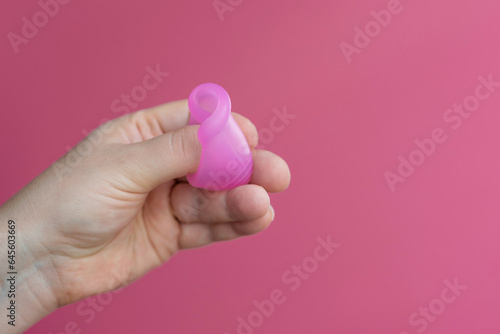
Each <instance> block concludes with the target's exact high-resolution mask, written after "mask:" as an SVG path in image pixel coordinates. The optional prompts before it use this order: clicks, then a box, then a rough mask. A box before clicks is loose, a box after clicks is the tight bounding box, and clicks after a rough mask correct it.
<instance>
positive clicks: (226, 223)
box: [0, 101, 290, 325]
mask: <svg viewBox="0 0 500 334" xmlns="http://www.w3.org/2000/svg"><path fill="white" fill-rule="evenodd" d="M233 116H234V118H235V119H236V121H237V122H238V124H239V126H240V128H241V129H242V130H243V132H244V134H245V136H246V138H247V141H248V143H249V145H250V147H251V149H252V151H253V158H254V172H253V176H252V180H251V184H248V185H244V186H240V187H237V188H235V189H232V190H229V191H220V192H208V191H205V190H201V189H197V188H193V187H192V186H190V185H189V184H188V183H187V182H186V179H185V175H186V174H188V173H193V172H195V171H196V169H197V167H198V163H199V159H200V152H201V145H200V144H199V142H198V139H197V130H198V127H199V126H187V123H188V118H189V111H188V107H187V102H186V101H178V102H172V103H168V104H165V105H161V106H158V107H156V108H152V109H150V110H144V111H139V112H136V113H133V114H129V115H126V116H123V117H120V118H118V119H115V120H113V121H110V122H108V123H106V124H104V125H102V126H101V127H99V128H98V129H96V130H94V131H93V132H92V133H90V134H89V136H88V137H87V138H85V139H84V140H83V141H82V142H80V143H79V144H78V145H77V146H76V147H75V148H73V150H72V151H70V152H68V153H67V154H66V155H65V156H64V157H62V158H61V159H60V160H59V161H58V162H56V163H55V164H53V165H52V166H51V167H49V168H48V169H47V170H46V171H44V172H43V173H42V174H41V175H40V176H38V177H37V178H36V179H35V180H34V181H32V182H31V183H30V184H29V185H28V186H27V187H26V188H25V189H23V190H22V191H21V192H19V193H18V194H16V196H14V197H13V198H12V199H11V200H9V202H7V203H6V205H4V207H2V214H0V216H2V217H3V216H4V215H8V216H9V219H16V220H17V222H18V225H19V226H20V231H19V232H18V233H19V235H20V237H19V239H20V240H21V239H23V238H24V240H29V244H28V245H24V247H25V248H26V251H29V252H30V253H31V254H33V259H32V261H31V263H34V262H37V263H39V265H38V267H39V268H40V271H41V273H39V274H38V279H37V280H42V281H43V283H41V284H40V283H39V285H40V286H44V287H45V286H46V287H47V289H48V290H50V291H45V292H44V293H42V292H40V293H38V294H37V293H35V295H37V297H36V299H37V300H38V301H39V302H41V303H43V305H45V308H46V309H45V310H44V311H43V312H41V313H47V312H50V311H52V310H53V309H55V308H57V307H60V306H63V305H66V304H69V303H73V302H75V301H78V300H80V299H82V298H85V297H88V296H91V295H95V294H98V293H102V292H105V291H108V290H112V289H115V288H118V287H120V286H122V285H123V283H124V282H125V283H130V282H131V281H133V280H135V279H137V278H139V277H141V276H142V275H144V274H145V273H146V272H148V271H149V270H151V269H153V268H155V267H157V266H159V265H161V264H162V263H164V262H166V261H167V260H168V259H169V258H170V257H171V256H173V255H174V254H175V253H176V252H177V251H178V250H181V249H186V248H192V247H200V246H205V245H209V244H211V243H212V242H215V241H224V240H231V239H235V238H238V237H241V236H246V235H250V234H254V233H257V232H259V231H262V230H264V229H265V228H266V227H268V226H269V224H270V223H271V221H272V220H273V218H274V211H273V209H272V207H271V206H270V200H269V196H268V192H279V191H282V190H284V189H285V188H287V187H288V184H289V182H290V172H289V169H288V166H287V164H286V163H285V162H284V161H283V160H282V159H281V158H280V157H278V156H277V155H275V154H273V153H270V152H268V151H263V150H255V146H256V145H257V141H258V135H257V131H256V128H255V126H254V125H253V124H252V123H251V122H250V121H249V120H248V119H246V118H244V117H243V116H241V115H238V114H233ZM10 217H12V218H10ZM23 235H29V237H28V236H25V237H23ZM40 299H43V300H42V301H40ZM47 299H50V300H47ZM44 315H45V314H40V315H39V316H36V317H31V320H26V322H29V321H31V322H32V321H36V320H38V319H39V318H40V317H43V316H44ZM36 318H38V319H36ZM33 319H36V320H33ZM30 325H31V324H30Z"/></svg>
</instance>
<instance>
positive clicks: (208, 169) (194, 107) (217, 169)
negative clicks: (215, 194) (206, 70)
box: [187, 83, 253, 190]
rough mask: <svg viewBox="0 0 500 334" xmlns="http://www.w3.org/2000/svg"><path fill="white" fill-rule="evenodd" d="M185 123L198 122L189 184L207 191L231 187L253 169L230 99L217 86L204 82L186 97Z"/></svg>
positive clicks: (249, 151)
mask: <svg viewBox="0 0 500 334" xmlns="http://www.w3.org/2000/svg"><path fill="white" fill-rule="evenodd" d="M188 106H189V110H190V112H191V117H190V119H189V124H190V125H193V124H200V128H199V130H198V140H199V141H200V143H201V146H202V150H201V159H200V164H199V166H198V170H197V171H196V172H195V173H194V174H188V175H187V179H188V181H189V183H190V184H191V185H192V186H194V187H197V188H204V189H210V190H225V189H232V188H235V187H237V186H240V185H243V184H247V183H248V182H249V181H250V177H251V176H252V170H253V159H252V152H251V150H250V147H249V146H248V143H247V140H246V138H245V136H244V135H243V132H242V131H241V129H240V128H239V126H238V124H237V123H236V121H235V120H234V118H233V116H232V115H231V99H230V98H229V94H228V93H227V92H226V91H225V89H224V88H222V87H221V86H219V85H217V84H214V83H204V84H201V85H199V86H198V87H196V88H195V89H193V91H192V92H191V94H190V95H189V99H188Z"/></svg>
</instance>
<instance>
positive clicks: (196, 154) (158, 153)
mask: <svg viewBox="0 0 500 334" xmlns="http://www.w3.org/2000/svg"><path fill="white" fill-rule="evenodd" d="M199 127H200V126H199V125H190V126H185V127H183V128H179V129H177V130H173V131H170V132H167V133H165V134H163V135H160V136H157V137H155V138H152V139H149V140H146V141H142V142H139V143H135V144H130V145H128V146H129V147H128V150H129V152H128V154H127V160H126V161H127V162H126V163H125V164H124V165H123V166H122V170H123V171H124V172H125V175H126V176H127V177H128V178H129V179H130V181H132V183H133V184H134V186H137V188H138V189H137V190H138V191H141V192H145V191H151V190H153V189H154V188H156V187H158V186H159V185H161V184H162V183H165V182H168V181H170V180H173V179H175V178H178V177H182V176H185V175H186V174H190V173H194V172H195V171H196V170H197V169H198V164H199V162H200V156H201V144H200V142H199V140H198V136H197V133H198V128H199Z"/></svg>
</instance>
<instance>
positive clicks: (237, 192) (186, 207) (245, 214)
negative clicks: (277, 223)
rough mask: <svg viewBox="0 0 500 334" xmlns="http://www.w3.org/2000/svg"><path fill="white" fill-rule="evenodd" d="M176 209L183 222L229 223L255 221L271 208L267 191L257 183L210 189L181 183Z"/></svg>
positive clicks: (175, 191)
mask: <svg viewBox="0 0 500 334" xmlns="http://www.w3.org/2000/svg"><path fill="white" fill-rule="evenodd" d="M171 204H172V209H173V211H174V213H175V215H176V217H177V218H178V219H179V221H181V222H182V223H188V224H189V223H212V224H214V223H225V222H233V221H251V220H255V219H258V218H260V217H263V216H264V215H265V214H266V213H267V212H268V210H269V206H270V200H269V195H268V194H267V192H266V191H265V190H264V189H263V188H262V187H259V186H257V185H244V186H240V187H237V188H235V189H231V190H227V191H218V192H209V191H206V190H203V189H198V188H194V187H192V186H190V185H189V184H187V183H179V184H177V185H176V186H175V187H174V189H173V190H172V195H171Z"/></svg>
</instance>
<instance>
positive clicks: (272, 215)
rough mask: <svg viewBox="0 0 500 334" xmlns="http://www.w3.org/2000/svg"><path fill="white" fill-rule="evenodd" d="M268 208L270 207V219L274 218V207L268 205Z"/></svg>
mask: <svg viewBox="0 0 500 334" xmlns="http://www.w3.org/2000/svg"><path fill="white" fill-rule="evenodd" d="M269 209H271V221H273V220H274V216H275V213H274V208H273V206H272V205H269Z"/></svg>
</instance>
